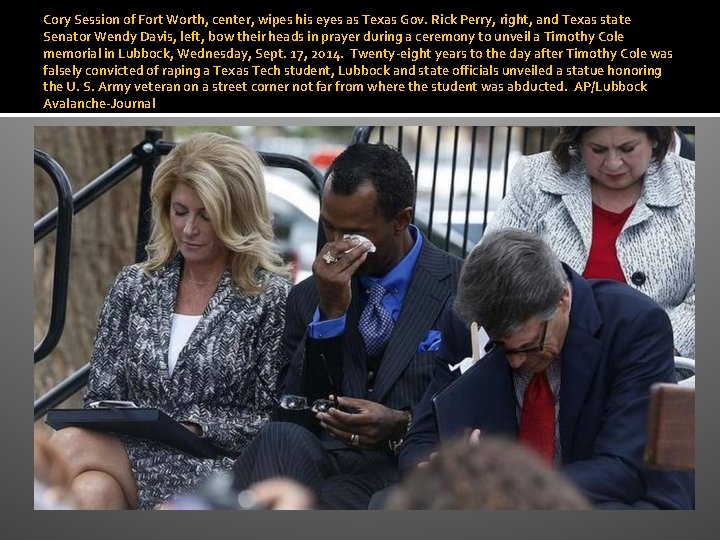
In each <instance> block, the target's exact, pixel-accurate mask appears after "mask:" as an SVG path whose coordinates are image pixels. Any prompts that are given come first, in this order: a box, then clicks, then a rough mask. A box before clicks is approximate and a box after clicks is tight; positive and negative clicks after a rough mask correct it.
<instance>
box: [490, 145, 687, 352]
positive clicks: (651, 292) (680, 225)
mask: <svg viewBox="0 0 720 540" xmlns="http://www.w3.org/2000/svg"><path fill="white" fill-rule="evenodd" d="M503 227H514V228H519V229H525V230H527V231H530V232H533V233H535V234H538V235H540V236H541V237H542V238H543V239H544V240H545V241H546V242H547V243H548V245H549V246H550V247H551V248H552V249H553V251H555V253H556V254H557V256H558V258H559V259H560V260H562V261H563V262H565V263H567V264H568V265H569V266H570V267H571V268H572V269H573V270H575V271H576V272H578V273H580V274H582V273H583V271H584V270H585V265H586V263H587V259H588V255H589V253H590V245H591V243H592V194H591V190H590V179H589V177H588V173H587V170H586V169H585V166H584V164H583V162H582V160H581V159H580V157H579V156H576V157H575V159H574V160H573V162H572V165H571V168H570V170H569V171H568V172H567V173H563V172H561V171H560V168H559V167H558V165H557V164H556V163H555V160H553V158H552V156H551V155H550V152H542V153H540V154H534V155H531V156H525V157H523V158H521V159H520V160H519V161H518V163H517V165H516V166H515V168H514V169H513V171H512V173H511V175H510V191H509V193H508V195H507V197H505V199H504V200H503V201H502V203H501V204H500V207H499V209H498V211H497V214H496V216H495V219H494V220H492V221H490V222H489V224H488V228H487V231H486V232H490V231H492V230H495V229H499V228H503ZM615 246H616V249H617V256H618V260H619V261H620V265H621V266H622V269H623V273H624V274H625V281H626V282H627V284H628V285H629V286H630V287H632V288H634V289H637V290H638V291H640V292H642V293H645V294H646V295H648V296H649V297H650V298H652V299H653V300H655V301H656V302H657V303H658V304H660V305H661V306H662V308H663V309H664V310H665V311H666V312H667V314H668V315H669V316H670V321H671V323H672V327H673V334H674V340H675V348H676V349H677V350H678V351H679V352H680V353H681V354H682V355H683V356H687V357H690V358H695V162H693V161H689V160H687V159H683V158H680V157H678V156H676V155H675V154H668V155H667V157H666V158H665V159H664V160H663V161H662V162H660V163H658V164H654V163H651V164H650V167H649V168H648V170H647V172H646V173H645V179H644V181H643V190H642V194H641V195H640V199H639V200H638V202H637V204H636V205H635V208H633V210H632V212H631V214H630V216H629V217H628V219H627V221H626V222H625V225H624V226H623V229H622V231H621V232H620V235H619V236H618V239H617V241H616V242H615ZM640 272H641V273H642V274H643V275H644V277H645V279H644V280H641V281H642V282H641V283H640V282H638V283H639V284H636V283H634V282H633V280H632V276H633V275H634V274H636V273H640Z"/></svg>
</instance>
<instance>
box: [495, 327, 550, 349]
mask: <svg viewBox="0 0 720 540" xmlns="http://www.w3.org/2000/svg"><path fill="white" fill-rule="evenodd" d="M548 322H550V321H549V320H548V321H545V322H544V323H543V329H542V332H541V333H540V340H539V343H538V344H537V345H534V346H532V347H521V348H519V349H506V348H505V344H503V343H501V342H499V341H490V342H489V343H488V345H487V347H486V349H487V350H488V352H489V351H491V350H493V349H494V348H495V347H498V348H499V349H500V350H502V351H503V352H504V353H505V355H506V356H507V355H510V354H534V353H539V352H542V351H543V348H544V347H545V336H546V335H547V327H548Z"/></svg>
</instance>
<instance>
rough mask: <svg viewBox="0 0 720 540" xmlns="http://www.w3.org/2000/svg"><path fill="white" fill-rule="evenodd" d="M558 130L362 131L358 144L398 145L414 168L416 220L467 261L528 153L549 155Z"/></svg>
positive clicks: (444, 128)
mask: <svg viewBox="0 0 720 540" xmlns="http://www.w3.org/2000/svg"><path fill="white" fill-rule="evenodd" d="M556 132H557V128H553V127H513V126H508V127H496V126H360V127H357V128H355V130H354V132H353V138H352V142H359V141H362V142H385V143H387V144H390V145H392V146H395V147H396V148H397V149H398V150H400V152H402V154H403V155H404V156H405V157H406V158H407V160H408V162H409V163H410V165H411V166H412V168H413V172H414V176H415V184H416V186H417V199H416V203H415V209H414V210H415V211H414V221H415V224H416V225H417V226H418V227H419V228H420V230H422V231H423V232H424V233H425V235H426V236H427V237H428V238H430V240H431V241H432V242H433V243H434V244H436V245H437V246H438V247H440V248H442V249H444V250H446V251H448V252H450V253H452V254H454V255H457V256H459V257H464V256H465V255H466V254H467V253H469V252H470V250H471V249H472V248H473V246H474V245H475V244H476V243H477V242H478V241H479V240H480V238H481V237H482V233H483V230H484V228H485V224H486V223H487V222H488V220H489V219H491V217H492V215H493V212H494V210H495V207H496V206H497V204H498V203H499V202H500V201H501V200H502V198H503V197H504V196H505V194H506V192H507V178H508V174H509V171H510V170H511V169H512V167H513V165H514V164H515V162H516V161H517V159H518V158H519V157H520V156H522V155H526V154H531V153H535V152H540V151H543V150H547V149H548V147H549V145H550V142H551V141H552V139H553V138H554V136H555V134H556Z"/></svg>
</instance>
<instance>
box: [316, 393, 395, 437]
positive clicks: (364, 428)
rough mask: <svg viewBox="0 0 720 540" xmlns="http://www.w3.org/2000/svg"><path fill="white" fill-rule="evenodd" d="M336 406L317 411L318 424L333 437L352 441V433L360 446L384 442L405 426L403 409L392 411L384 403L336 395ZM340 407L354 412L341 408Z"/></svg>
mask: <svg viewBox="0 0 720 540" xmlns="http://www.w3.org/2000/svg"><path fill="white" fill-rule="evenodd" d="M337 401H338V406H339V407H340V408H339V409H338V408H331V409H330V410H329V411H328V412H327V413H318V414H317V415H316V417H317V419H318V420H320V426H322V427H323V428H324V429H326V430H327V431H329V432H330V434H331V435H332V436H333V437H336V438H338V439H340V440H342V441H345V442H347V443H348V444H352V436H353V435H357V436H358V444H357V445H355V446H358V447H360V448H373V447H375V446H378V445H385V444H387V441H388V439H390V438H391V437H394V438H400V437H402V435H403V434H404V433H405V429H406V427H407V413H406V412H405V411H396V410H395V409H390V408H389V407H386V406H385V405H381V404H380V403H376V402H374V401H368V400H366V399H356V398H349V397H338V398H337ZM341 409H345V410H352V411H355V412H352V413H349V412H344V411H343V410H341Z"/></svg>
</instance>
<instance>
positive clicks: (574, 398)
mask: <svg viewBox="0 0 720 540" xmlns="http://www.w3.org/2000/svg"><path fill="white" fill-rule="evenodd" d="M567 269H568V267H566V270H567ZM570 272H572V273H571V284H572V288H573V290H572V307H571V311H570V326H569V328H568V334H567V336H566V338H565V343H564V344H563V349H562V374H561V388H560V412H559V419H558V423H559V426H560V441H561V444H562V455H563V462H567V460H568V459H569V457H570V456H572V455H573V443H574V440H575V431H576V427H577V423H578V418H579V416H580V411H581V410H582V407H583V403H584V402H585V400H586V398H587V394H588V391H589V390H590V387H591V385H592V383H593V380H594V378H595V374H596V372H597V365H598V362H599V361H600V357H601V354H602V345H601V343H600V342H599V341H598V339H597V338H596V335H597V332H598V330H599V329H600V326H601V325H602V319H601V317H600V312H599V311H598V308H597V304H596V303H595V295H594V294H593V291H592V288H591V287H590V285H589V284H588V282H586V281H585V280H583V279H582V278H580V276H579V275H578V274H576V273H575V272H573V271H570Z"/></svg>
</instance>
